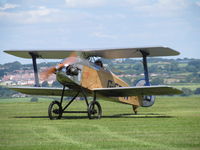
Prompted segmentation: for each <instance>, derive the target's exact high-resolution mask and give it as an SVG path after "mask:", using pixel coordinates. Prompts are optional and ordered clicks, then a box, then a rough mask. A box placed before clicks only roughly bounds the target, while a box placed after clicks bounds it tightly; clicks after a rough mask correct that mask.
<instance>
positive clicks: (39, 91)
mask: <svg viewBox="0 0 200 150" xmlns="http://www.w3.org/2000/svg"><path fill="white" fill-rule="evenodd" d="M8 88H9V89H11V90H14V91H17V92H20V93H24V94H29V95H46V96H61V95H62V90H63V89H62V88H53V87H51V88H50V87H23V86H12V87H8ZM77 92H78V91H76V90H71V89H65V92H64V96H74V95H76V94H77ZM85 94H86V95H89V93H88V92H85ZM80 96H82V94H81V93H80Z"/></svg>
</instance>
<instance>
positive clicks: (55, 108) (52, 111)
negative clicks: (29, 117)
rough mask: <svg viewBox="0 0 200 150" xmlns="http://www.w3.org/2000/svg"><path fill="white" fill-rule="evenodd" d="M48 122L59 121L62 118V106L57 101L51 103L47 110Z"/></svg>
mask: <svg viewBox="0 0 200 150" xmlns="http://www.w3.org/2000/svg"><path fill="white" fill-rule="evenodd" d="M48 115H49V119H50V120H56V119H60V118H61V117H62V106H61V105H60V102H58V101H52V102H51V104H50V105H49V108H48Z"/></svg>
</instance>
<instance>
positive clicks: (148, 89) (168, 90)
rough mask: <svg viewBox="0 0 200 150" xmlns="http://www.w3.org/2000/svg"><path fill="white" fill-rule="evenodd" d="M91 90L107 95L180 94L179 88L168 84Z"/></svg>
mask: <svg viewBox="0 0 200 150" xmlns="http://www.w3.org/2000/svg"><path fill="white" fill-rule="evenodd" d="M93 90H94V91H95V92H96V93H97V94H100V95H103V96H108V97H126V96H143V95H175V94H182V91H181V90H179V89H176V88H173V87H170V86H140V87H116V88H96V89H93Z"/></svg>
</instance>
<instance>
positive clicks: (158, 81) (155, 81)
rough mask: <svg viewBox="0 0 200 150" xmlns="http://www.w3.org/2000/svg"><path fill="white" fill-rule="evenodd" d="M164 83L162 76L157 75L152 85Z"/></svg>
mask: <svg viewBox="0 0 200 150" xmlns="http://www.w3.org/2000/svg"><path fill="white" fill-rule="evenodd" d="M163 83H164V79H163V78H160V77H156V78H154V79H152V80H151V84H152V85H160V84H163Z"/></svg>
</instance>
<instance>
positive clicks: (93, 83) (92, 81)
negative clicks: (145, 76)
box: [56, 58, 141, 106]
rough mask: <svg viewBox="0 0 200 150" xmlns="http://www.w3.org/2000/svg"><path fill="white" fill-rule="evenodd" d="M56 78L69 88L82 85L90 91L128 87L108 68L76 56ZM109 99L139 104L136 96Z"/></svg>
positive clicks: (138, 98) (139, 101) (58, 72)
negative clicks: (74, 60)
mask: <svg viewBox="0 0 200 150" xmlns="http://www.w3.org/2000/svg"><path fill="white" fill-rule="evenodd" d="M56 77H57V80H58V81H59V82H60V83H61V84H63V85H65V86H68V87H70V88H78V87H82V88H85V89H88V90H90V91H92V90H93V89H95V88H113V87H128V86H129V85H128V84H127V83H126V82H124V81H123V80H122V79H120V78H119V77H117V76H116V75H115V74H114V73H112V72H111V71H110V70H108V69H106V68H104V67H100V66H98V65H95V64H94V63H91V62H89V61H88V60H85V59H81V58H77V60H76V62H75V63H73V64H70V65H68V66H65V67H63V68H62V69H61V70H59V71H57V73H56ZM110 99H111V100H114V101H118V102H123V103H127V104H131V105H136V106H140V105H141V100H140V97H138V96H131V97H117V98H110Z"/></svg>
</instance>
